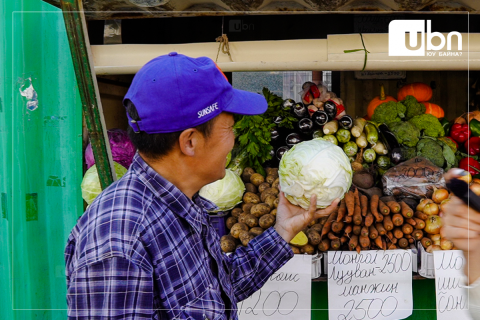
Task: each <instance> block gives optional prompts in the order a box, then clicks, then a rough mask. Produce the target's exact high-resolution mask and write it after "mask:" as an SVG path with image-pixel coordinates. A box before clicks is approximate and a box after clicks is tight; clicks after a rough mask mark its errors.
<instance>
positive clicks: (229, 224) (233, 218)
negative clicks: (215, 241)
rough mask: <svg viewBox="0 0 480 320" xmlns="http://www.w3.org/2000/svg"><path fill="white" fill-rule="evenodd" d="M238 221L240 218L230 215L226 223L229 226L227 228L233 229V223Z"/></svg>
mask: <svg viewBox="0 0 480 320" xmlns="http://www.w3.org/2000/svg"><path fill="white" fill-rule="evenodd" d="M237 222H238V219H237V218H235V217H228V218H227V221H226V222H225V225H226V226H227V229H229V230H230V229H232V227H233V225H234V224H235V223H237Z"/></svg>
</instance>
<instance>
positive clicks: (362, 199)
mask: <svg viewBox="0 0 480 320" xmlns="http://www.w3.org/2000/svg"><path fill="white" fill-rule="evenodd" d="M360 206H361V207H362V216H364V217H365V216H366V215H367V209H368V198H367V196H366V195H363V194H362V196H361V197H360Z"/></svg>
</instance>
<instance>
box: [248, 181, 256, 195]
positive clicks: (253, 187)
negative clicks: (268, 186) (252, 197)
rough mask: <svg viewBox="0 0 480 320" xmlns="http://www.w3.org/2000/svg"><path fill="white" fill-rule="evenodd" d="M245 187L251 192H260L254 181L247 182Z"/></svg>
mask: <svg viewBox="0 0 480 320" xmlns="http://www.w3.org/2000/svg"><path fill="white" fill-rule="evenodd" d="M245 189H246V190H247V192H251V193H257V192H258V190H257V187H255V186H254V185H253V183H250V182H247V183H245Z"/></svg>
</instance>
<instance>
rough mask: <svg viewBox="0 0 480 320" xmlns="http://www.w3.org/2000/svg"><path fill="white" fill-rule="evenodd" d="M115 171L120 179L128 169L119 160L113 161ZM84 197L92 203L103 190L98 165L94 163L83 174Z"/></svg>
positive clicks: (87, 201)
mask: <svg viewBox="0 0 480 320" xmlns="http://www.w3.org/2000/svg"><path fill="white" fill-rule="evenodd" d="M113 166H114V167H115V172H116V173H117V179H120V178H121V177H123V176H124V175H125V173H127V169H126V168H125V167H124V166H122V165H121V164H119V163H117V162H115V161H114V162H113ZM81 188H82V197H83V199H84V200H85V202H86V203H88V204H90V203H92V202H93V200H95V198H96V197H97V196H98V195H99V194H100V192H102V187H101V186H100V180H99V178H98V172H97V165H95V164H94V165H93V166H91V167H90V169H88V170H87V172H85V175H84V176H83V180H82V184H81Z"/></svg>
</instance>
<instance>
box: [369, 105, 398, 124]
mask: <svg viewBox="0 0 480 320" xmlns="http://www.w3.org/2000/svg"><path fill="white" fill-rule="evenodd" d="M406 110H407V108H406V107H405V106H404V105H403V104H402V103H400V102H395V101H388V102H384V103H382V104H381V105H379V106H378V107H377V108H375V111H374V112H373V116H372V121H373V122H376V123H385V124H390V123H392V122H399V121H401V120H402V118H404V117H405V112H406Z"/></svg>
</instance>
